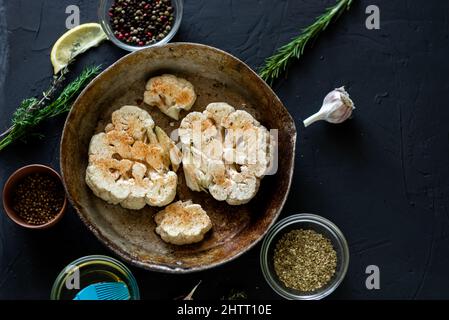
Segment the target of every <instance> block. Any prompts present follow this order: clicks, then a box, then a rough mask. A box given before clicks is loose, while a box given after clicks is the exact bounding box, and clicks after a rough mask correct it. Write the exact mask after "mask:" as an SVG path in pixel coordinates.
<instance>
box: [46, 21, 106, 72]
mask: <svg viewBox="0 0 449 320" xmlns="http://www.w3.org/2000/svg"><path fill="white" fill-rule="evenodd" d="M107 38H108V37H107V35H106V33H104V31H103V29H102V28H101V26H100V25H99V24H98V23H85V24H81V25H79V26H77V27H75V28H73V29H70V30H69V31H67V32H66V33H64V34H63V35H62V36H61V37H60V38H59V39H58V41H56V43H55V44H54V46H53V49H52V50H51V55H50V59H51V63H52V65H53V69H54V73H55V74H57V73H58V72H59V71H61V69H63V68H65V67H66V66H67V65H68V64H69V63H70V62H71V61H72V60H73V59H74V58H75V57H76V56H78V55H79V54H81V53H83V52H85V51H87V50H89V49H90V48H92V47H96V46H98V45H99V44H100V43H101V42H102V41H104V40H106V39H107Z"/></svg>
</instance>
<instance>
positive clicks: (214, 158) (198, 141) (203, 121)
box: [179, 102, 274, 205]
mask: <svg viewBox="0 0 449 320" xmlns="http://www.w3.org/2000/svg"><path fill="white" fill-rule="evenodd" d="M179 136H180V138H181V143H182V154H183V157H182V164H183V170H184V175H185V179H186V184H187V186H188V187H189V188H190V189H191V190H193V191H208V192H209V193H210V194H211V195H212V196H213V197H214V198H215V199H216V200H218V201H226V202H227V203H228V204H230V205H241V204H245V203H247V202H249V201H250V200H251V199H252V198H253V197H254V196H255V195H256V193H257V191H258V189H259V185H260V180H261V179H262V178H263V176H264V175H265V174H266V172H267V170H268V169H269V166H270V161H271V160H272V157H273V150H274V145H273V143H274V139H272V138H271V136H270V133H269V132H268V130H267V129H266V128H265V127H264V126H262V125H261V124H260V123H259V122H258V121H257V120H256V119H254V118H253V116H251V115H250V114H249V113H248V112H246V111H243V110H235V108H234V107H232V106H231V105H229V104H227V103H223V102H218V103H211V104H209V105H208V106H207V108H206V110H205V111H204V112H202V113H200V112H191V113H189V114H188V115H187V116H186V117H185V118H184V119H183V120H182V122H181V126H180V128H179Z"/></svg>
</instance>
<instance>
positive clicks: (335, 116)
mask: <svg viewBox="0 0 449 320" xmlns="http://www.w3.org/2000/svg"><path fill="white" fill-rule="evenodd" d="M354 109H355V107H354V103H353V102H352V100H351V98H349V94H348V93H347V92H346V90H345V87H341V88H337V89H335V90H333V91H331V92H329V93H328V94H327V96H326V97H325V98H324V101H323V106H322V107H321V109H320V111H318V112H317V113H315V114H314V115H312V116H310V117H308V118H307V119H306V120H304V126H306V127H307V126H309V125H311V124H312V123H314V122H315V121H319V120H326V121H327V122H330V123H341V122H343V121H345V120H347V119H348V118H349V117H350V116H351V115H352V110H354Z"/></svg>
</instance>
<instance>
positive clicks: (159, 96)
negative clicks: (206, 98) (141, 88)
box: [144, 74, 196, 120]
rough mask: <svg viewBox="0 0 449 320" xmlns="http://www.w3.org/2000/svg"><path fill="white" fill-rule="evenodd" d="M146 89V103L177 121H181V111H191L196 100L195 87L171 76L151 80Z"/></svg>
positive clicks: (165, 75)
mask: <svg viewBox="0 0 449 320" xmlns="http://www.w3.org/2000/svg"><path fill="white" fill-rule="evenodd" d="M145 89H146V91H145V93H144V101H145V103H146V104H148V105H150V106H155V107H158V108H159V109H160V110H161V111H162V112H163V113H165V114H166V115H167V116H169V117H170V118H173V119H175V120H178V119H179V113H180V112H181V110H190V108H191V107H192V106H193V104H194V103H195V100H196V94H195V90H194V87H193V85H192V84H191V83H190V82H189V81H187V80H185V79H183V78H178V77H176V76H174V75H171V74H164V75H162V76H158V77H153V78H151V79H150V80H149V81H148V82H147V85H146V87H145Z"/></svg>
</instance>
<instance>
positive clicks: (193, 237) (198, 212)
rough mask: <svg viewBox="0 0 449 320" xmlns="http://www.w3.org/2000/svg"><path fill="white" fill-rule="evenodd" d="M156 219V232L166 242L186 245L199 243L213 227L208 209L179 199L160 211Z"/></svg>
mask: <svg viewBox="0 0 449 320" xmlns="http://www.w3.org/2000/svg"><path fill="white" fill-rule="evenodd" d="M154 220H155V222H156V224H157V227H156V233H157V234H159V235H160V236H161V238H162V240H164V241H165V242H168V243H171V244H176V245H184V244H191V243H197V242H200V241H202V240H203V239H204V235H205V234H206V233H207V232H208V231H209V230H210V229H211V228H212V222H211V220H210V218H209V216H208V215H207V213H206V211H204V210H203V208H201V206H200V205H199V204H194V203H192V201H186V202H182V201H178V202H175V203H172V204H171V205H169V206H168V207H166V208H165V209H164V210H162V211H160V212H158V213H157V214H156V215H155V217H154Z"/></svg>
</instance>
